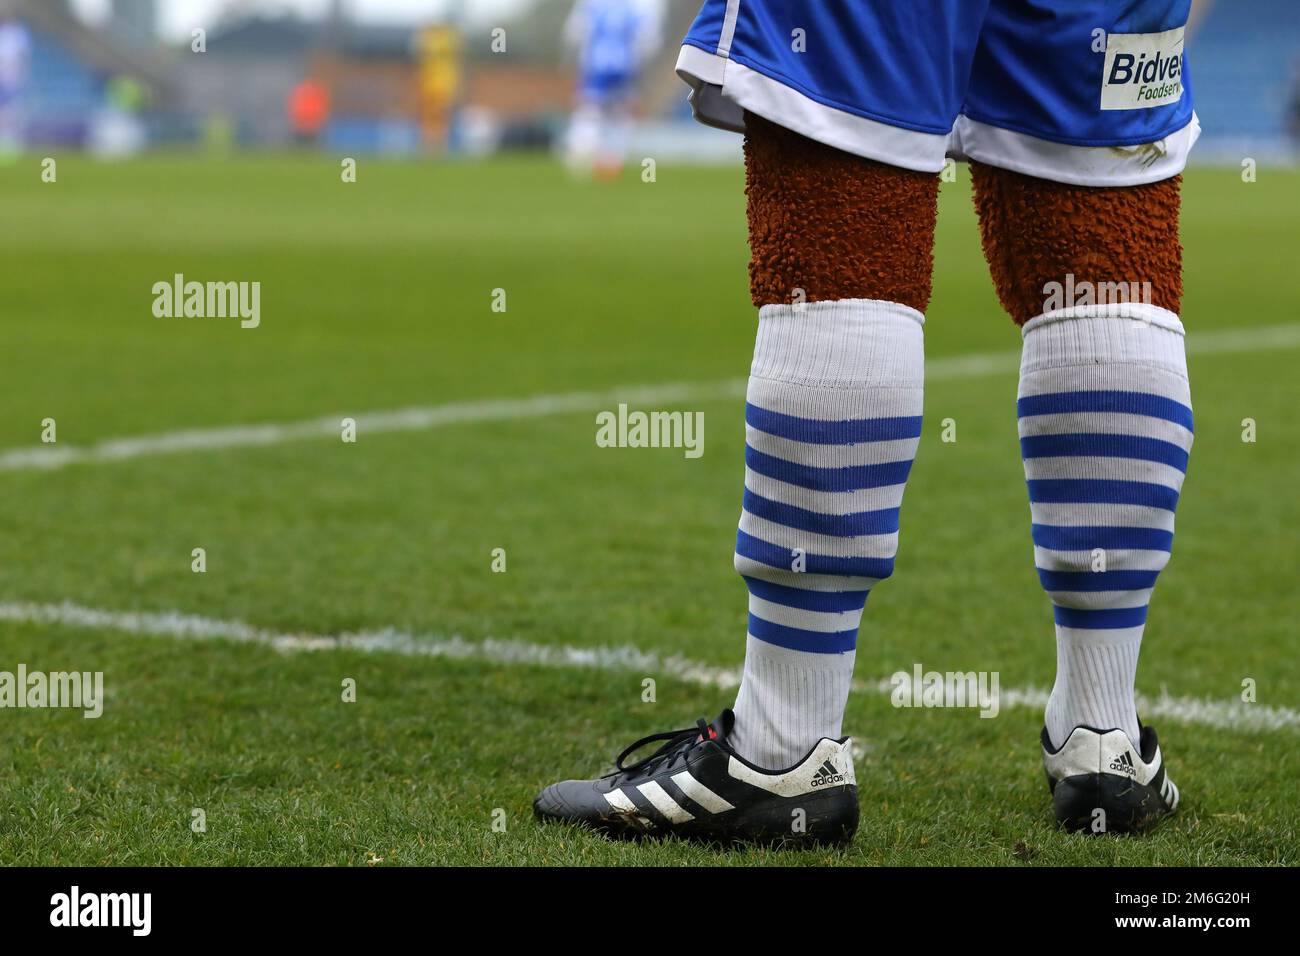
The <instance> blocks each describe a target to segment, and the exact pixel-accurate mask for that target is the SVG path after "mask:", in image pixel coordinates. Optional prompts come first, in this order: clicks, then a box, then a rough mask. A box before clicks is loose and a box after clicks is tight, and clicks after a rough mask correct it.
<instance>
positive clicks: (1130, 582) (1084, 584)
mask: <svg viewBox="0 0 1300 956" xmlns="http://www.w3.org/2000/svg"><path fill="white" fill-rule="evenodd" d="M1159 576H1160V572H1159V571H1048V570H1045V569H1043V568H1039V569H1038V580H1040V581H1042V582H1043V590H1045V591H1141V590H1144V589H1146V588H1153V587H1155V586H1156V578H1157V577H1159Z"/></svg>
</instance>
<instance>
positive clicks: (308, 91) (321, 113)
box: [289, 79, 330, 143]
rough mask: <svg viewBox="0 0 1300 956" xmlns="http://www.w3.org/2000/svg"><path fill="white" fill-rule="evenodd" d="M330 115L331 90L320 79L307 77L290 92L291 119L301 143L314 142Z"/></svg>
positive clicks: (295, 133)
mask: <svg viewBox="0 0 1300 956" xmlns="http://www.w3.org/2000/svg"><path fill="white" fill-rule="evenodd" d="M329 117H330V91H329V89H328V88H327V87H326V86H325V84H324V83H321V82H319V81H318V80H312V79H306V80H303V81H302V82H301V83H299V84H298V85H297V86H295V87H294V88H293V91H292V92H290V94H289V121H290V123H292V124H293V134H294V137H295V138H296V139H297V140H298V142H300V143H314V142H315V141H316V140H317V138H318V137H319V136H320V133H321V130H322V129H324V128H325V124H326V123H327V122H328V121H329Z"/></svg>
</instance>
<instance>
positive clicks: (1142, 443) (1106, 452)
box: [1020, 433, 1187, 472]
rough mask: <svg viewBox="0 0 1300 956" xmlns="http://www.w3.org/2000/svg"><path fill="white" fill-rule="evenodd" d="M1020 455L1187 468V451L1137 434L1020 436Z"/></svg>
mask: <svg viewBox="0 0 1300 956" xmlns="http://www.w3.org/2000/svg"><path fill="white" fill-rule="evenodd" d="M1020 457H1022V458H1067V457H1077V458H1137V459H1140V460H1142V461H1156V462H1159V463H1160V464H1162V465H1170V466H1171V467H1173V468H1177V469H1178V470H1179V471H1184V472H1185V471H1187V452H1185V451H1184V450H1183V449H1181V448H1179V447H1178V446H1177V445H1175V444H1174V443H1173V442H1167V441H1161V440H1160V439H1159V438H1143V437H1141V436H1138V435H1111V434H1103V433H1097V434H1076V435H1031V436H1028V437H1026V438H1022V439H1020Z"/></svg>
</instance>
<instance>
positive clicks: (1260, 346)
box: [0, 323, 1300, 472]
mask: <svg viewBox="0 0 1300 956" xmlns="http://www.w3.org/2000/svg"><path fill="white" fill-rule="evenodd" d="M1297 346H1300V323H1294V324H1288V325H1268V326H1260V327H1256V328H1253V329H1230V330H1224V331H1216V332H1191V333H1189V334H1188V337H1187V351H1188V352H1189V353H1190V354H1193V355H1214V354H1220V353H1225V352H1253V351H1262V350H1267V349H1277V348H1295V347H1297ZM1019 367H1020V353H1019V352H983V353H974V354H971V355H958V356H952V357H948V358H940V359H935V360H933V361H930V362H927V363H926V369H925V377H926V379H927V380H928V381H931V382H934V381H945V380H952V379H962V378H978V377H981V376H985V375H995V374H1000V373H1003V372H1014V371H1015V370H1016V369H1018V368H1019ZM744 394H745V380H744V379H728V380H725V381H720V382H695V383H689V382H682V383H669V384H664V385H642V386H627V387H625V388H614V389H610V390H608V391H604V392H571V393H568V394H563V395H534V396H531V397H529V398H506V399H489V400H484V401H477V402H452V403H449V404H446V405H427V406H422V407H414V408H399V409H394V410H392V411H379V412H361V413H358V414H355V415H352V416H351V417H353V418H355V419H356V422H357V432H358V434H360V435H377V434H383V433H385V432H402V431H426V430H428V429H432V428H441V427H443V426H446V425H460V424H465V423H469V422H509V421H519V420H522V419H528V418H542V417H546V416H549V415H562V414H569V413H574V412H597V411H602V410H604V409H608V408H613V407H614V406H616V405H617V404H618V403H619V402H627V403H629V404H642V405H655V404H670V403H678V402H705V401H713V400H716V399H732V398H739V397H741V396H743V395H744ZM344 417H345V416H344V415H343V414H339V415H332V416H328V417H324V418H312V419H307V420H305V421H297V422H271V423H268V424H264V425H232V426H227V427H218V428H195V429H187V430H185V431H175V432H159V433H157V434H154V435H140V436H136V437H130V438H109V439H106V440H104V441H102V442H99V443H98V444H95V445H86V446H77V445H64V444H58V445H35V446H32V447H27V448H11V449H9V450H8V451H2V452H0V472H5V471H29V470H53V469H57V468H63V467H66V466H68V465H79V464H107V463H110V462H115V461H126V460H129V459H133V458H145V457H150V456H154V455H170V454H176V453H179V452H189V451H220V450H224V449H227V448H257V447H266V446H271V445H280V444H284V443H286V442H292V441H304V440H307V439H318V438H334V439H338V437H339V434H340V431H341V422H342V420H343V418H344Z"/></svg>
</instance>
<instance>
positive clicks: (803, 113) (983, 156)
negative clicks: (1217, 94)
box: [677, 0, 1200, 186]
mask: <svg viewBox="0 0 1300 956" xmlns="http://www.w3.org/2000/svg"><path fill="white" fill-rule="evenodd" d="M1190 6H1191V0H705V2H704V7H703V9H702V10H701V11H700V13H699V16H698V17H696V19H695V23H694V24H692V26H691V28H690V32H688V33H687V34H686V38H685V39H684V40H683V41H682V49H681V55H680V57H679V59H678V61H677V72H678V75H680V76H681V77H682V79H684V80H685V81H686V82H687V83H688V84H690V86H691V87H692V93H691V104H692V108H693V109H694V112H695V116H696V118H697V119H699V120H700V121H701V122H703V123H707V124H708V125H710V126H717V127H721V128H723V129H730V130H735V131H737V132H743V131H744V125H745V121H744V113H745V111H746V110H748V111H749V112H751V113H754V114H756V115H758V116H762V117H763V118H765V119H768V120H771V121H772V122H774V123H777V124H778V125H781V126H784V127H786V128H787V129H790V130H793V131H794V132H796V133H800V134H802V135H804V136H807V137H809V138H811V139H814V140H817V141H818V142H821V143H825V144H826V145H828V146H833V147H835V148H837V149H841V150H845V151H846V152H850V153H855V154H857V155H859V156H865V157H867V158H869V159H874V160H878V161H880V162H884V163H889V164H891V165H894V166H901V167H903V168H905V169H914V170H920V171H923V172H938V171H939V170H941V169H942V168H943V166H944V163H945V159H946V157H949V156H951V157H954V158H956V159H974V160H978V161H979V162H982V163H987V164H989V165H992V166H1000V167H1002V168H1004V169H1010V170H1013V171H1015V172H1019V173H1024V174H1026V175H1029V176H1036V177H1039V178H1042V179H1051V180H1056V181H1058V182H1063V183H1072V184H1076V185H1083V186H1131V185H1137V184H1140V183H1150V182H1156V181H1158V180H1161V179H1166V178H1168V177H1170V176H1173V175H1176V174H1177V173H1179V172H1181V171H1182V169H1183V167H1184V166H1185V165H1186V162H1187V154H1188V152H1189V151H1190V150H1191V147H1192V144H1193V143H1194V142H1195V140H1196V137H1197V134H1198V133H1199V131H1200V126H1199V124H1198V122H1197V119H1196V114H1195V113H1194V112H1193V111H1192V90H1191V86H1190V84H1189V82H1188V76H1187V70H1186V58H1185V56H1184V53H1183V40H1184V36H1183V34H1184V31H1185V29H1186V26H1187V17H1188V11H1189V8H1190Z"/></svg>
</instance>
